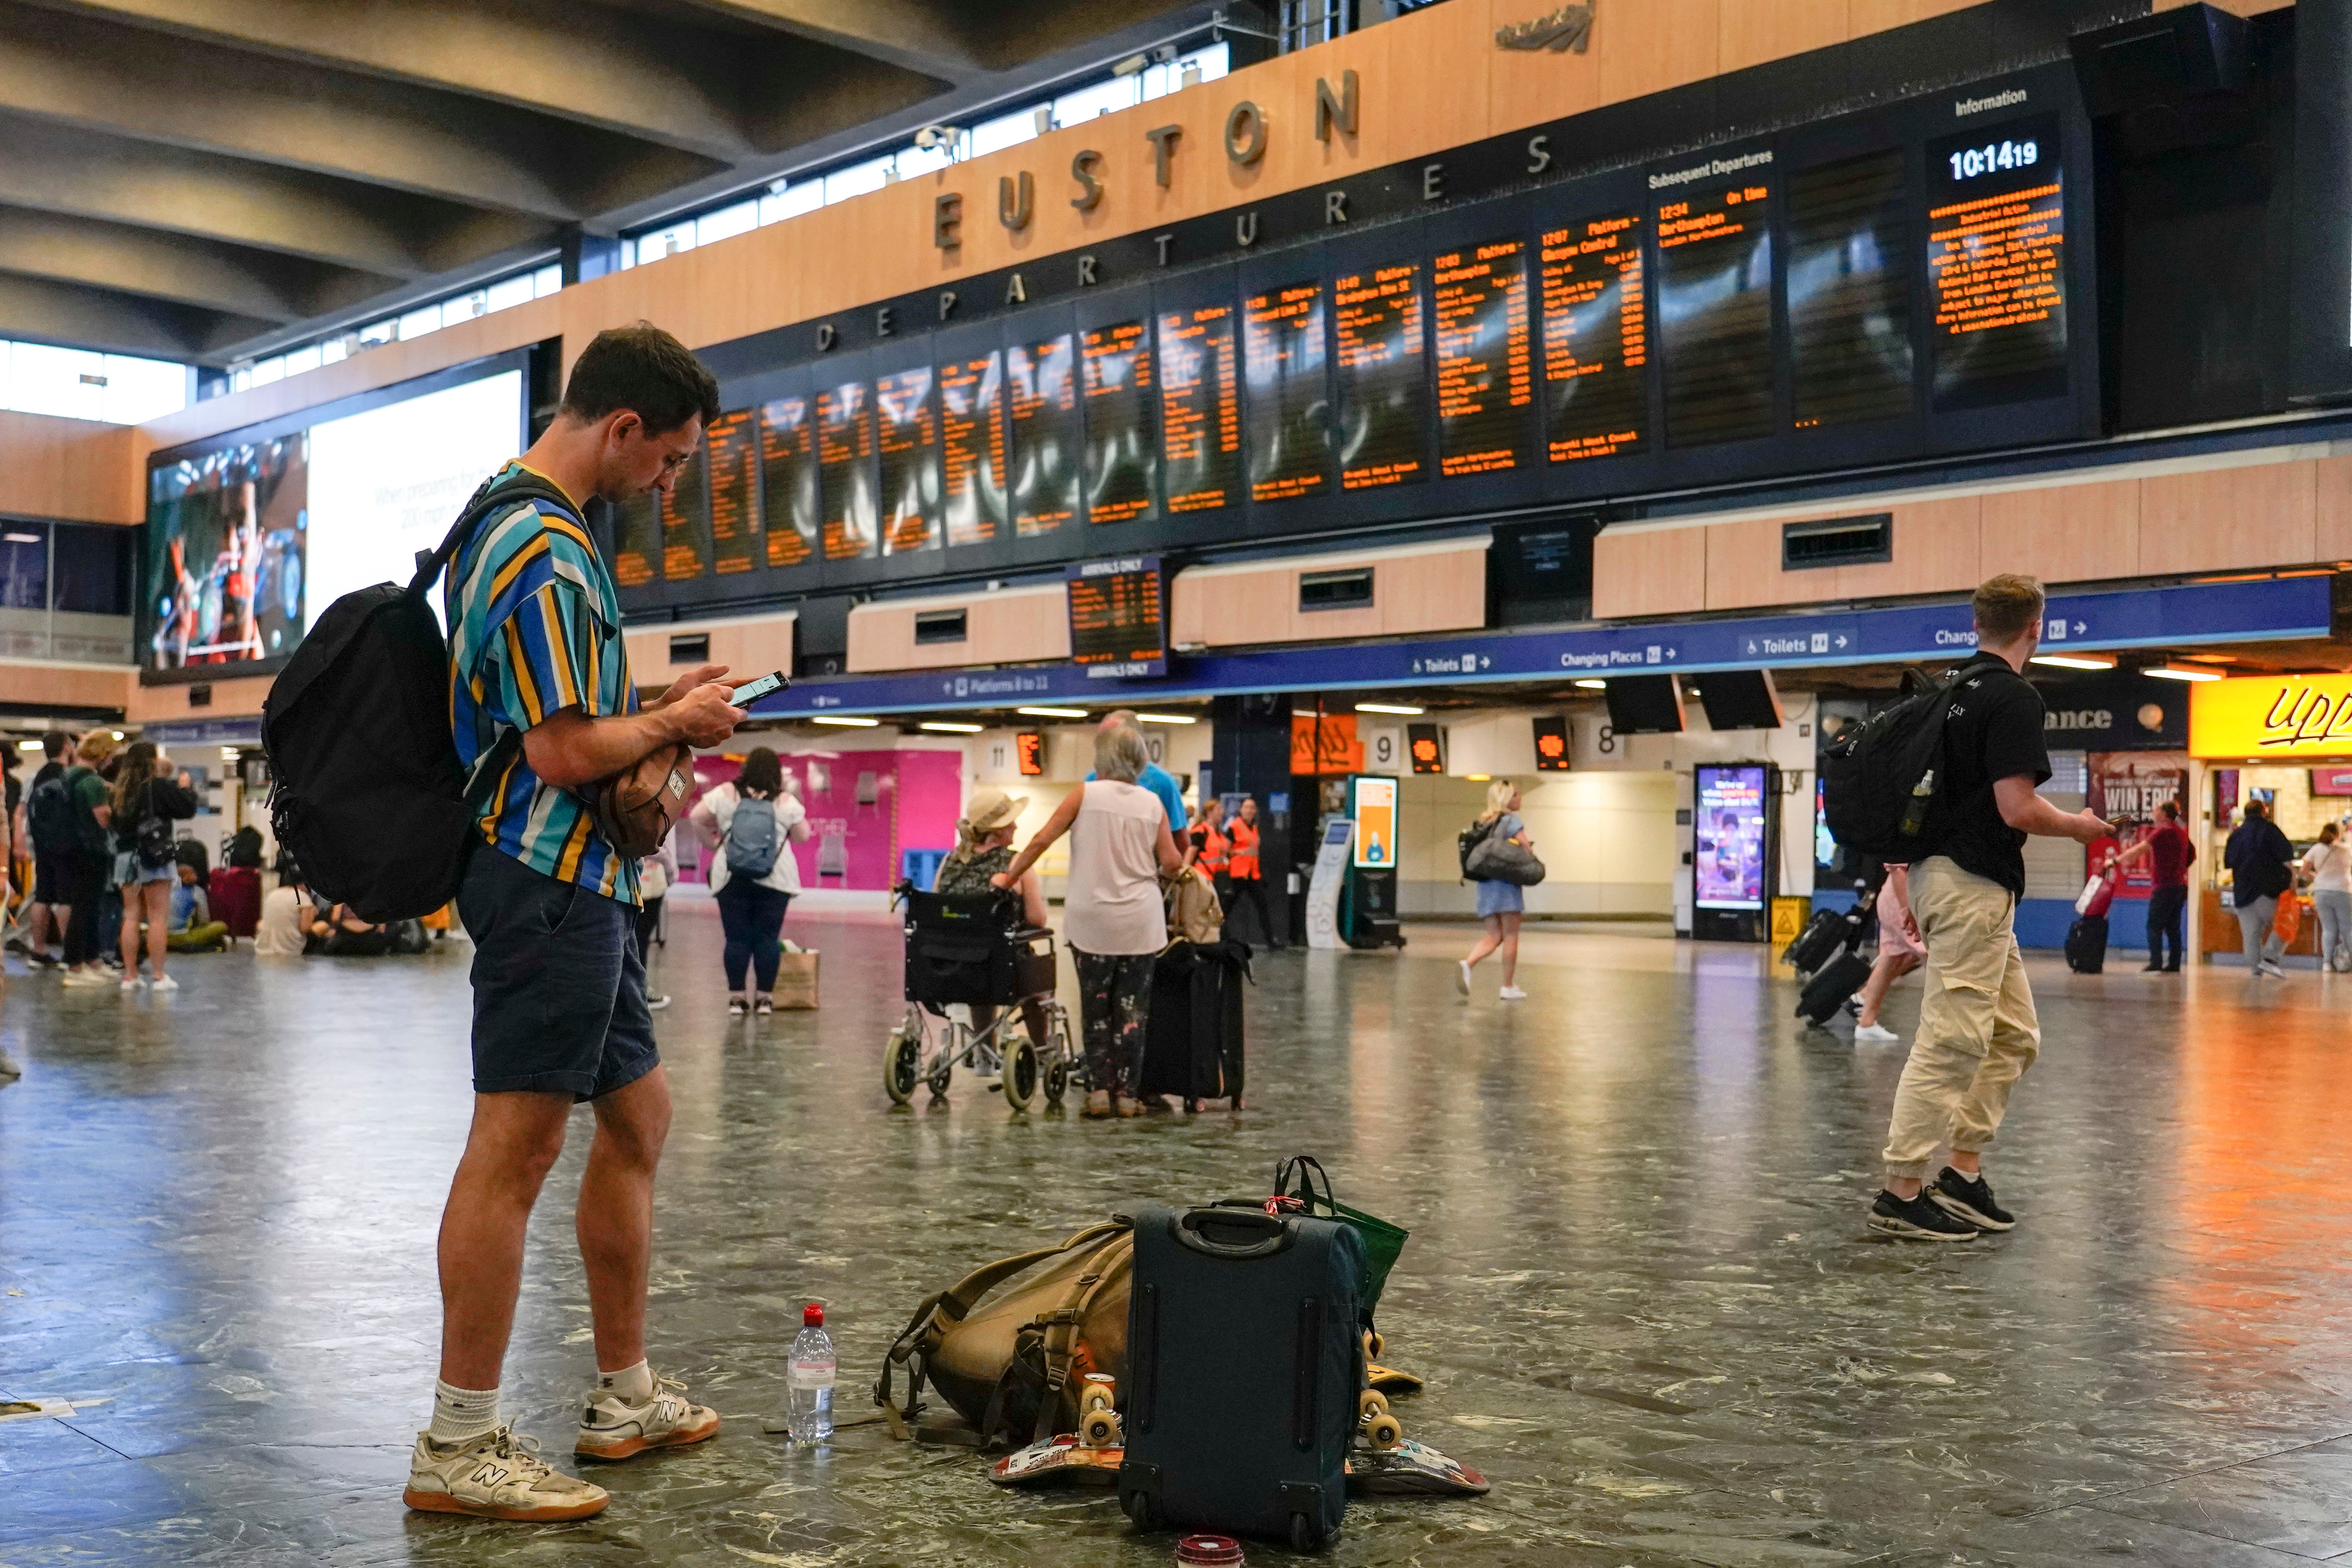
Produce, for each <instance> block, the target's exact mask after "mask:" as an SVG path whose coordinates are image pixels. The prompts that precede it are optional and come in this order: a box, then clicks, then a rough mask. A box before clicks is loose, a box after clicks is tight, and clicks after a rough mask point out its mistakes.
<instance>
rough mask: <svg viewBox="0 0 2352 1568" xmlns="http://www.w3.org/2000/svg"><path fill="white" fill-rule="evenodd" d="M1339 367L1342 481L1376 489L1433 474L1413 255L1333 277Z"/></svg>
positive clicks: (1352, 487) (1425, 367) (1343, 484)
mask: <svg viewBox="0 0 2352 1568" xmlns="http://www.w3.org/2000/svg"><path fill="white" fill-rule="evenodd" d="M1331 309H1332V311H1333V318H1332V326H1333V330H1334V337H1335V342H1334V344H1333V348H1332V358H1333V362H1334V363H1337V364H1338V366H1339V488H1340V489H1343V490H1360V489H1377V488H1379V487H1381V486H1383V485H1402V484H1410V483H1412V482H1415V481H1417V480H1421V479H1427V478H1428V477H1429V464H1428V462H1427V460H1426V458H1424V455H1423V451H1424V447H1425V444H1426V442H1427V441H1428V438H1429V377H1428V364H1427V357H1428V356H1427V351H1426V349H1425V347H1424V345H1423V339H1422V330H1421V268H1420V266H1419V264H1418V263H1415V262H1410V261H1408V262H1404V263H1402V264H1401V265H1399V266H1395V267H1381V268H1375V269H1373V270H1372V271H1370V272H1356V273H1350V274H1349V275H1348V276H1347V277H1344V278H1340V279H1335V280H1334V281H1333V282H1332V285H1331Z"/></svg>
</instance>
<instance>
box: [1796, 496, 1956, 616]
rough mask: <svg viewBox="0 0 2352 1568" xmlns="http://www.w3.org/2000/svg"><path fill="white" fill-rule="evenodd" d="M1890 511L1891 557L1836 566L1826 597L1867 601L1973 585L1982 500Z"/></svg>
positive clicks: (1922, 503)
mask: <svg viewBox="0 0 2352 1568" xmlns="http://www.w3.org/2000/svg"><path fill="white" fill-rule="evenodd" d="M1894 511H1895V552H1894V553H1895V559H1894V560H1892V561H1887V562H1881V563H1874V564H1872V565H1868V566H1841V567H1839V568H1838V569H1837V572H1836V579H1837V585H1836V587H1835V588H1834V589H1833V590H1832V596H1833V597H1836V598H1840V599H1871V598H1885V597H1892V596H1895V595H1904V594H1943V593H1949V592H1952V591H1953V590H1955V589H1960V590H1965V589H1969V588H1973V587H1975V586H1976V585H1977V580H1978V577H1979V573H1978V571H1977V559H1978V550H1977V532H1978V528H1979V523H1980V521H1981V519H1982V512H1983V500H1982V498H1980V497H1978V496H1961V497H1959V498H1958V499H1957V500H1934V501H1915V502H1912V503H1910V504H1909V505H1906V506H1898V507H1895V509H1894Z"/></svg>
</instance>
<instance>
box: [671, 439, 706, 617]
mask: <svg viewBox="0 0 2352 1568" xmlns="http://www.w3.org/2000/svg"><path fill="white" fill-rule="evenodd" d="M709 500H710V449H709V447H696V448H695V449H694V456H693V457H691V458H688V459H687V460H686V463H685V465H684V466H683V467H681V468H679V469H678V470H677V475H676V476H675V477H674V478H672V479H671V480H670V487H669V489H667V490H664V491H662V492H661V531H662V580H663V581H664V582H667V583H691V582H693V581H694V580H695V579H696V578H697V577H699V576H701V575H703V574H705V573H707V572H709V570H710V544H709V540H707V539H706V538H705V537H704V535H703V531H702V511H703V508H704V507H706V506H708V505H709Z"/></svg>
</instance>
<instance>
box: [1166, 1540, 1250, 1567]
mask: <svg viewBox="0 0 2352 1568" xmlns="http://www.w3.org/2000/svg"><path fill="white" fill-rule="evenodd" d="M1241 1560H1242V1543H1241V1542H1238V1541H1235V1540H1234V1538H1233V1537H1232V1536H1230V1535H1188V1536H1186V1537H1185V1538H1184V1539H1183V1540H1181V1541H1180V1542H1177V1543H1176V1561H1177V1562H1179V1563H1186V1564H1194V1563H1201V1564H1216V1565H1217V1568H1227V1565H1230V1564H1237V1563H1240V1562H1241Z"/></svg>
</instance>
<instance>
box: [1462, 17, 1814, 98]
mask: <svg viewBox="0 0 2352 1568" xmlns="http://www.w3.org/2000/svg"><path fill="white" fill-rule="evenodd" d="M1724 3H1725V0H1647V3H1645V4H1643V5H1639V6H1634V5H1598V6H1595V7H1594V10H1593V18H1592V50H1593V52H1594V53H1596V54H1598V55H1599V56H1600V57H1601V102H1603V103H1622V102H1624V101H1625V100H1627V99H1632V98H1643V97H1647V96H1648V95H1649V94H1651V93H1654V92H1664V91H1665V90H1666V89H1669V88H1676V87H1681V86H1683V85H1684V84H1685V83H1686V82H1694V81H1698V80H1700V79H1704V78H1706V77H1710V76H1713V75H1715V74H1716V72H1717V70H1718V69H1719V67H1718V66H1717V63H1716V62H1717V50H1718V49H1719V48H1720V47H1721V44H1722V33H1723V8H1724ZM1731 3H1732V4H1734V5H1737V4H1740V3H1741V0H1731ZM1775 3H1776V4H1777V3H1779V0H1775ZM1538 14H1540V13H1538ZM1751 63H1752V62H1751ZM1498 129H1499V128H1498Z"/></svg>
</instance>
